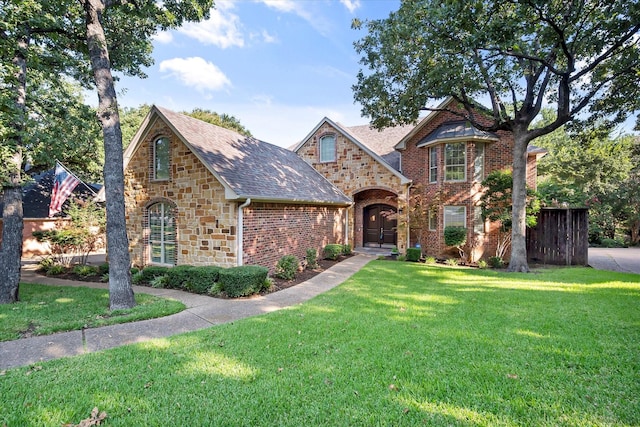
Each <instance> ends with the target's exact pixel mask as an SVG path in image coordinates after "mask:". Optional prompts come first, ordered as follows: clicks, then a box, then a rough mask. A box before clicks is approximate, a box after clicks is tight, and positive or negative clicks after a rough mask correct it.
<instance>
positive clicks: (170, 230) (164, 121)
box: [124, 106, 351, 269]
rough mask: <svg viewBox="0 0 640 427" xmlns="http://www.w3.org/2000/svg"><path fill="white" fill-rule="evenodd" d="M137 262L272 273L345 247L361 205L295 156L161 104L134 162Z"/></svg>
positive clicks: (128, 166) (130, 164) (130, 223)
mask: <svg viewBox="0 0 640 427" xmlns="http://www.w3.org/2000/svg"><path fill="white" fill-rule="evenodd" d="M124 168H125V204H126V212H127V232H128V235H129V240H130V251H131V257H132V262H133V263H134V264H136V265H140V266H144V265H149V264H156V265H168V266H171V265H178V264H189V265H207V264H212V265H219V266H226V267H228V266H235V265H243V264H257V265H264V266H266V267H269V268H270V269H273V268H274V267H275V265H276V263H277V261H278V260H279V259H280V258H281V257H282V256H283V255H287V254H293V255H296V256H297V257H299V258H302V257H304V256H305V254H306V250H307V249H316V250H318V251H319V253H320V251H321V250H322V248H323V247H324V246H325V245H327V244H329V243H345V242H346V236H347V234H348V230H347V220H346V215H347V207H348V206H349V205H350V203H351V201H350V199H349V198H347V197H346V196H345V195H344V194H342V193H341V192H340V191H339V190H338V189H337V188H336V187H334V186H333V185H331V183H329V182H328V181H327V180H326V179H325V178H324V177H323V176H322V175H320V174H319V173H318V172H317V171H315V170H314V169H313V168H312V167H311V166H309V165H308V164H307V163H305V162H304V161H303V160H302V159H301V158H300V157H298V156H297V155H296V154H295V153H293V152H291V151H290V150H286V149H284V148H280V147H277V146H275V145H271V144H268V143H266V142H262V141H258V140H256V139H254V138H249V137H245V136H242V135H240V134H238V133H236V132H233V131H231V130H228V129H223V128H221V127H218V126H215V125H211V124H209V123H205V122H202V121H200V120H197V119H194V118H192V117H189V116H186V115H183V114H178V113H174V112H172V111H170V110H167V109H164V108H161V107H157V106H154V107H152V108H151V111H150V112H149V114H148V115H147V117H146V118H145V120H144V121H143V123H142V125H141V128H140V129H139V130H138V132H137V133H136V135H135V136H134V139H133V141H132V142H131V144H130V145H129V146H128V148H127V150H126V151H125V154H124Z"/></svg>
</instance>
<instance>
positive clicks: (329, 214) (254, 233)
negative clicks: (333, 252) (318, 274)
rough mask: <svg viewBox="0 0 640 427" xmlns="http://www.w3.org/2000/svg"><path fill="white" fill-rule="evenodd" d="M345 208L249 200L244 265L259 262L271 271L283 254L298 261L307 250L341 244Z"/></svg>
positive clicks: (320, 254) (244, 221) (245, 209)
mask: <svg viewBox="0 0 640 427" xmlns="http://www.w3.org/2000/svg"><path fill="white" fill-rule="evenodd" d="M345 215H346V208H338V207H332V206H310V205H297V206H296V205H282V204H265V203H252V204H250V205H249V206H248V207H246V208H244V213H243V216H244V218H243V223H244V226H243V239H242V240H243V248H244V255H243V257H244V259H243V263H244V264H259V265H264V266H266V267H269V269H270V270H271V272H273V270H274V268H275V266H276V264H277V262H278V260H279V259H280V258H281V257H282V256H284V255H295V256H296V257H298V258H299V259H300V260H302V258H303V257H305V255H306V251H307V249H316V250H317V251H318V255H319V256H322V250H323V248H324V246H325V245H327V244H329V243H340V244H344V235H345V229H344V223H345Z"/></svg>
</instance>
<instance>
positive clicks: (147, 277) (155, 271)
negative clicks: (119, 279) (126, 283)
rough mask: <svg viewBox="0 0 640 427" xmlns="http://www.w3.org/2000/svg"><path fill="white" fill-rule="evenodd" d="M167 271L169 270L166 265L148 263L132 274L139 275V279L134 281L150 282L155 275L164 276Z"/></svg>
mask: <svg viewBox="0 0 640 427" xmlns="http://www.w3.org/2000/svg"><path fill="white" fill-rule="evenodd" d="M168 271H169V268H168V267H162V266H158V265H150V266H147V267H145V268H143V269H142V270H141V271H139V272H138V273H136V274H134V276H136V277H139V279H137V280H139V281H138V282H136V283H150V282H151V280H153V279H154V278H155V277H157V276H166V275H167V272H168ZM132 280H133V279H132Z"/></svg>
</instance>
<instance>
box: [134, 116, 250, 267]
mask: <svg viewBox="0 0 640 427" xmlns="http://www.w3.org/2000/svg"><path fill="white" fill-rule="evenodd" d="M163 136H164V137H168V138H169V139H170V151H169V152H170V159H171V165H170V179H169V180H168V181H153V180H151V179H150V177H151V176H152V171H153V169H152V168H153V164H152V158H153V154H152V153H153V151H152V150H153V142H154V141H155V140H156V139H157V138H160V137H163ZM154 201H166V202H169V203H171V204H173V205H175V212H176V213H177V215H176V228H177V236H176V241H177V254H176V255H177V259H176V264H189V265H219V266H223V267H230V266H234V265H236V237H237V231H236V228H237V227H236V218H237V213H236V211H237V204H236V203H230V202H228V201H227V200H225V197H224V187H223V186H222V184H220V183H219V182H218V181H217V180H216V179H215V177H214V176H213V175H212V174H211V172H209V171H208V170H207V169H206V168H205V166H204V165H203V164H202V163H201V162H200V160H199V159H198V158H197V157H196V156H195V155H194V154H193V153H192V152H191V151H190V150H189V149H188V148H187V147H186V146H185V145H184V144H183V143H182V142H181V141H180V139H179V138H178V137H177V136H176V135H174V134H173V133H172V132H171V130H170V128H169V127H168V126H166V125H165V123H164V122H163V121H162V120H157V121H156V123H155V124H154V125H153V127H152V128H151V129H150V131H149V133H148V134H147V135H146V136H145V139H144V140H143V141H142V143H141V144H140V146H139V147H138V149H137V150H136V152H135V153H134V154H133V156H132V158H131V160H130V162H129V164H128V167H127V169H126V171H125V205H126V220H127V232H128V235H129V247H130V251H131V260H132V262H133V263H134V264H135V265H140V266H143V265H147V264H149V257H148V250H147V245H146V241H145V239H146V236H145V232H146V230H145V225H146V224H147V208H148V206H149V205H150V204H152V203H153V202H154Z"/></svg>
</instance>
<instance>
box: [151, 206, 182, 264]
mask: <svg viewBox="0 0 640 427" xmlns="http://www.w3.org/2000/svg"><path fill="white" fill-rule="evenodd" d="M148 215H149V230H148V231H149V233H148V236H149V261H150V262H151V263H152V264H166V265H175V263H176V253H177V248H176V219H175V213H174V210H173V208H172V207H171V206H170V205H169V204H168V203H163V202H160V203H155V204H153V205H151V206H149V209H148Z"/></svg>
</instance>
